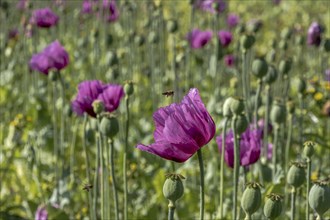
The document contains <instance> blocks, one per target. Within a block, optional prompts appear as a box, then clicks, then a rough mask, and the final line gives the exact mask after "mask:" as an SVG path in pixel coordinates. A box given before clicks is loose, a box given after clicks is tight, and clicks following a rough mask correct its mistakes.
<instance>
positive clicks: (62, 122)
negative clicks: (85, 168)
mask: <svg viewBox="0 0 330 220" xmlns="http://www.w3.org/2000/svg"><path fill="white" fill-rule="evenodd" d="M58 77H59V80H60V84H61V89H60V94H61V99H62V109H61V129H60V144H59V147H60V148H59V156H60V157H61V158H62V157H63V156H64V134H65V112H64V103H65V84H64V79H63V78H62V75H61V73H60V71H58ZM60 161H61V178H64V177H63V174H64V160H60Z"/></svg>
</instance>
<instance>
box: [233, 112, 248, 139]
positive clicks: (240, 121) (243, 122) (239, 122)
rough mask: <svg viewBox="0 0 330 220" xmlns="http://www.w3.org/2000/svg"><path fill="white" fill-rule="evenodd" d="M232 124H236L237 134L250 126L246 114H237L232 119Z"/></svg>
mask: <svg viewBox="0 0 330 220" xmlns="http://www.w3.org/2000/svg"><path fill="white" fill-rule="evenodd" d="M235 117H236V118H235ZM232 126H235V128H236V133H237V134H242V133H243V132H244V131H245V130H246V129H247V127H248V121H247V119H246V116H245V115H244V114H240V115H235V116H234V120H232Z"/></svg>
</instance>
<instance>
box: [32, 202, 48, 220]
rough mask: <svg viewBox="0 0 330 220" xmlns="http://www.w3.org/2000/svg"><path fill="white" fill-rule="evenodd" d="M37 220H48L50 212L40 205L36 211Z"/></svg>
mask: <svg viewBox="0 0 330 220" xmlns="http://www.w3.org/2000/svg"><path fill="white" fill-rule="evenodd" d="M35 220H48V212H47V210H46V208H45V206H43V205H39V207H38V209H37V211H36V215H35Z"/></svg>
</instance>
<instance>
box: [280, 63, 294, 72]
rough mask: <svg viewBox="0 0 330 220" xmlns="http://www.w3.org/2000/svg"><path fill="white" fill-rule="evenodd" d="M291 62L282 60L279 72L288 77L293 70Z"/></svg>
mask: <svg viewBox="0 0 330 220" xmlns="http://www.w3.org/2000/svg"><path fill="white" fill-rule="evenodd" d="M291 64H292V63H291V61H289V60H281V62H280V66H279V70H280V72H281V73H282V74H283V75H287V74H288V73H289V71H290V70H291Z"/></svg>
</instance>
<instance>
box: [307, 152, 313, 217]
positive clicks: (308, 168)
mask: <svg viewBox="0 0 330 220" xmlns="http://www.w3.org/2000/svg"><path fill="white" fill-rule="evenodd" d="M306 162H307V188H306V220H309V204H308V198H309V190H310V187H311V166H312V161H311V159H310V158H307V160H306Z"/></svg>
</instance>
